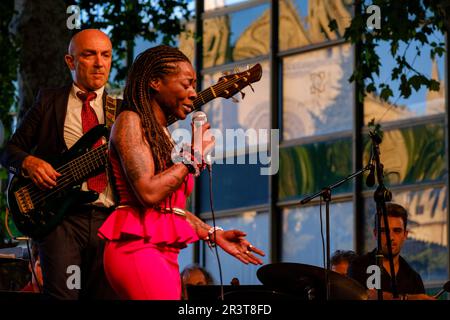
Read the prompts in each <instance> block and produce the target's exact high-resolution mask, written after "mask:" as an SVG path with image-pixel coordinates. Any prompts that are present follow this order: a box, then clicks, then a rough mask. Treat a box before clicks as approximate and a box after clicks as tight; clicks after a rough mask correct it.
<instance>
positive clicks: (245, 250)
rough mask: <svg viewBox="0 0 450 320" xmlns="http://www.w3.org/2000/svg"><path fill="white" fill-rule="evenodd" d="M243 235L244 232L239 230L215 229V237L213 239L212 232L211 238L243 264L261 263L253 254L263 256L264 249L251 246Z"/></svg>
mask: <svg viewBox="0 0 450 320" xmlns="http://www.w3.org/2000/svg"><path fill="white" fill-rule="evenodd" d="M245 236H246V234H245V233H244V232H242V231H240V230H227V231H216V237H217V238H216V239H214V234H213V235H212V237H213V239H212V240H213V242H215V243H216V244H217V245H218V246H219V247H221V248H222V249H223V250H224V251H226V252H228V253H229V254H231V255H232V256H234V257H235V258H236V259H239V260H241V261H242V262H243V263H245V264H249V263H251V264H256V265H258V264H263V261H262V260H261V259H259V258H257V257H256V256H255V254H258V255H260V256H265V253H264V251H262V250H260V249H258V248H256V247H254V246H252V245H251V244H250V242H249V241H247V239H245ZM214 240H215V241H214Z"/></svg>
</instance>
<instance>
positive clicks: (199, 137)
mask: <svg viewBox="0 0 450 320" xmlns="http://www.w3.org/2000/svg"><path fill="white" fill-rule="evenodd" d="M191 128H192V148H193V149H194V150H195V151H198V152H200V154H201V155H202V157H203V159H206V156H207V155H208V154H209V153H210V152H211V150H212V149H213V148H214V144H215V142H214V141H215V138H214V136H213V135H211V131H209V129H210V128H211V125H210V124H209V123H208V122H206V123H204V124H203V125H201V126H196V125H194V124H193V123H191Z"/></svg>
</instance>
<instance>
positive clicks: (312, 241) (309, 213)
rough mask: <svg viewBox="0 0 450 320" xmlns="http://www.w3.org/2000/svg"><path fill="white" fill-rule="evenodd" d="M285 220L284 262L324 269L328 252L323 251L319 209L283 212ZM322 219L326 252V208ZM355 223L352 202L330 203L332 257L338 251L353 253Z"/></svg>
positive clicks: (312, 207) (283, 225)
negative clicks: (351, 251)
mask: <svg viewBox="0 0 450 320" xmlns="http://www.w3.org/2000/svg"><path fill="white" fill-rule="evenodd" d="M282 217H283V222H282V228H283V236H282V260H283V261H285V262H297V263H305V264H311V265H315V266H320V267H324V263H323V261H324V259H326V251H325V252H324V251H323V249H322V240H321V233H320V209H319V206H310V207H303V208H292V209H291V208H289V209H284V210H283V213H282ZM322 220H323V235H324V241H325V242H324V248H325V250H326V234H325V232H326V225H325V205H324V206H323V207H322ZM353 221H354V219H353V203H351V202H341V203H331V205H330V253H331V254H332V253H333V252H334V251H335V250H353ZM324 254H325V255H324Z"/></svg>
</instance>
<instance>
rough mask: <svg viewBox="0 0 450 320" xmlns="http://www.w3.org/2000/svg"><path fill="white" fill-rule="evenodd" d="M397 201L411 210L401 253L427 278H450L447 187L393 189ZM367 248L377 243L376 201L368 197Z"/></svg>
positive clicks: (371, 247) (366, 209) (429, 279)
mask: <svg viewBox="0 0 450 320" xmlns="http://www.w3.org/2000/svg"><path fill="white" fill-rule="evenodd" d="M392 201H393V202H395V203H398V204H400V205H402V206H404V207H405V208H406V209H407V210H408V215H409V216H408V227H407V228H408V229H409V230H410V232H409V234H408V240H406V241H405V244H404V246H403V249H402V252H401V255H402V256H403V257H404V258H405V259H406V261H407V262H408V263H409V264H410V265H411V266H412V267H413V268H414V269H415V270H416V271H417V272H418V273H419V274H420V276H421V277H422V280H423V281H433V280H447V278H448V273H447V270H448V248H447V246H448V242H447V230H448V224H447V210H448V208H447V202H448V199H447V188H446V187H442V188H429V189H423V190H418V191H403V192H393V199H392ZM365 211H366V212H365V217H366V223H365V224H366V227H365V233H366V237H365V238H366V251H370V250H372V249H373V248H375V247H376V239H375V238H374V236H373V233H372V229H373V226H374V217H375V212H376V205H375V202H374V201H373V199H371V198H367V199H366V201H365Z"/></svg>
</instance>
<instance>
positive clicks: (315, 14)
mask: <svg viewBox="0 0 450 320" xmlns="http://www.w3.org/2000/svg"><path fill="white" fill-rule="evenodd" d="M279 4H280V9H279V10H280V36H279V46H280V50H286V49H291V48H297V47H303V46H307V45H311V44H315V43H320V42H325V41H329V40H335V39H338V38H341V37H342V36H343V34H344V31H345V28H346V27H347V26H348V25H349V24H350V21H351V16H352V6H351V4H352V1H349V0H315V1H307V0H282V1H280V2H279ZM333 19H336V22H337V26H338V30H337V31H333V32H332V31H330V28H329V27H328V24H329V23H330V22H331V21H332V20H333Z"/></svg>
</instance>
